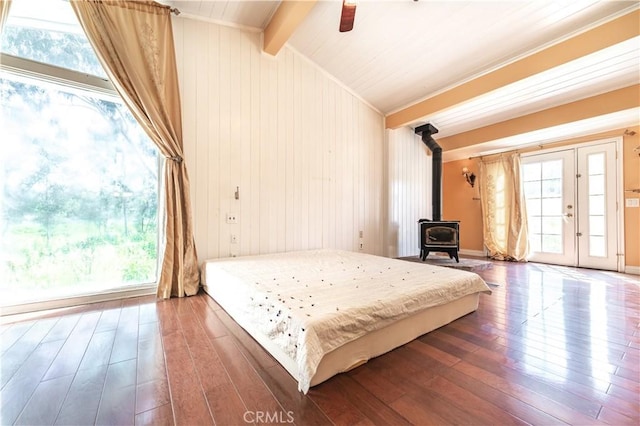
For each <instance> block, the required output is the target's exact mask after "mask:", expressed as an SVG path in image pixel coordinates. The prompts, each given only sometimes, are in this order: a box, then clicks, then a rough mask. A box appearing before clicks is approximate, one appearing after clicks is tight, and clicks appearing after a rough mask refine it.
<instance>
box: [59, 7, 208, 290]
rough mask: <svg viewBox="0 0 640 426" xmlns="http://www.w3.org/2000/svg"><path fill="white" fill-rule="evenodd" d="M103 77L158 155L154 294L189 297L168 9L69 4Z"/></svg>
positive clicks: (190, 242)
mask: <svg viewBox="0 0 640 426" xmlns="http://www.w3.org/2000/svg"><path fill="white" fill-rule="evenodd" d="M71 6H72V7H73V10H74V11H75V13H76V15H77V16H78V19H79V20H80V24H81V26H82V28H83V29H84V31H85V33H86V34H87V38H88V39H89V41H90V42H91V45H92V46H93V48H94V50H95V51H96V54H97V56H98V58H99V60H100V62H101V63H102V66H103V67H104V68H105V70H106V72H107V75H108V76H109V79H110V80H111V82H112V83H113V85H114V86H115V88H116V90H117V91H118V93H119V94H120V96H121V97H122V99H123V100H124V102H125V104H126V105H127V106H128V107H129V109H130V110H131V112H132V114H133V116H134V117H135V118H136V120H137V121H138V122H139V123H140V125H141V126H142V127H143V128H144V130H145V131H146V132H147V134H148V135H149V137H150V138H151V140H152V141H153V142H154V143H155V144H156V145H157V146H158V148H159V150H160V152H161V153H162V155H164V157H165V164H164V191H165V192H164V195H165V197H164V198H165V204H166V224H165V227H166V232H165V237H166V240H165V247H164V255H163V259H162V266H161V271H160V276H159V279H158V290H157V295H158V297H161V298H169V297H171V296H178V297H182V296H190V295H194V294H196V293H197V292H198V287H199V284H200V274H199V270H198V258H197V254H196V248H195V242H194V238H193V216H192V212H191V201H190V199H189V177H188V174H187V168H186V165H185V163H184V161H183V141H182V116H181V110H180V93H179V88H178V74H177V66H176V60H175V48H174V44H173V30H172V26H171V16H170V13H171V12H170V10H169V8H168V7H166V6H162V5H159V4H157V3H155V2H151V1H127V0H76V1H72V2H71Z"/></svg>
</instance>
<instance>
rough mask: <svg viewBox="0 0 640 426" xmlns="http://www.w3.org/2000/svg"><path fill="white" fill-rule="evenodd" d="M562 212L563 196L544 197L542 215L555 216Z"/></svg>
mask: <svg viewBox="0 0 640 426" xmlns="http://www.w3.org/2000/svg"><path fill="white" fill-rule="evenodd" d="M561 214H562V198H543V199H542V215H543V216H554V215H561Z"/></svg>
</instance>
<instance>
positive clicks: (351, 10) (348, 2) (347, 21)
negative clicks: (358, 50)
mask: <svg viewBox="0 0 640 426" xmlns="http://www.w3.org/2000/svg"><path fill="white" fill-rule="evenodd" d="M355 17H356V0H342V13H341V14H340V32H341V33H345V32H347V31H351V30H352V29H353V20H354V19H355Z"/></svg>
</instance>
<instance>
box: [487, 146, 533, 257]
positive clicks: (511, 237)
mask: <svg viewBox="0 0 640 426" xmlns="http://www.w3.org/2000/svg"><path fill="white" fill-rule="evenodd" d="M479 187H480V199H481V204H482V216H483V225H484V226H483V231H484V232H483V234H484V244H485V246H486V247H487V249H488V250H489V256H490V257H491V258H493V259H498V260H515V261H526V259H527V255H528V253H529V242H528V233H527V211H526V203H525V199H524V195H523V194H522V189H521V185H520V156H519V155H518V154H513V155H510V156H500V158H498V159H496V160H492V161H480V185H479Z"/></svg>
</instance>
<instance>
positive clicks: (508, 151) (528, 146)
mask: <svg viewBox="0 0 640 426" xmlns="http://www.w3.org/2000/svg"><path fill="white" fill-rule="evenodd" d="M635 134H636V132H634V131H633V130H629V129H625V131H624V132H623V133H622V135H623V136H633V135H635ZM566 142H567V141H558V142H549V143H547V144H537V145H536V144H532V145H523V146H521V147H520V148H514V149H509V150H507V151H501V152H496V153H493V154H484V155H473V156H471V157H469V160H475V159H476V158H482V157H493V156H494V155H504V154H511V153H512V152H518V151H521V150H523V149H528V148H534V147H536V146H537V147H538V149H544V148H548V147H550V146H553V145H562V144H564V143H566ZM638 148H640V147H638Z"/></svg>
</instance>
